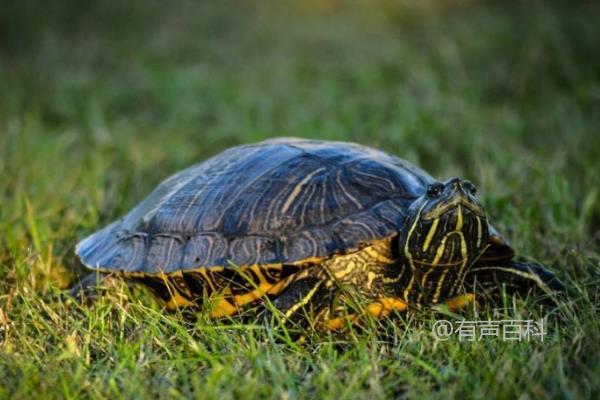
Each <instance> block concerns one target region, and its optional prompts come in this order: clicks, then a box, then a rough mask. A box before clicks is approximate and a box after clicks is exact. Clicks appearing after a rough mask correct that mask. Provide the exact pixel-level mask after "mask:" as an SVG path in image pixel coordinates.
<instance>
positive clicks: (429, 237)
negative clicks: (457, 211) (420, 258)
mask: <svg viewBox="0 0 600 400" xmlns="http://www.w3.org/2000/svg"><path fill="white" fill-rule="evenodd" d="M439 223H440V219H439V218H436V219H434V220H433V224H432V225H431V228H429V232H427V237H426V238H425V243H423V252H426V251H427V249H429V245H430V244H431V241H432V240H433V236H435V231H436V230H437V227H438V224H439Z"/></svg>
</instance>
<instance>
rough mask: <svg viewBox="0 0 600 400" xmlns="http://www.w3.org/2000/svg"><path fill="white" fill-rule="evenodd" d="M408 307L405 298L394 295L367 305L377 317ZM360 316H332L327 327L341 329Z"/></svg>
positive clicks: (369, 311) (370, 312) (370, 311)
mask: <svg viewBox="0 0 600 400" xmlns="http://www.w3.org/2000/svg"><path fill="white" fill-rule="evenodd" d="M407 308H408V305H407V304H406V302H405V301H404V300H401V299H397V298H394V297H382V298H380V299H378V300H377V301H375V302H373V303H370V304H369V305H367V312H368V313H369V314H371V315H372V316H373V317H375V318H383V317H385V316H386V315H388V314H389V313H390V312H392V311H404V310H406V309H407ZM358 317H359V315H357V314H355V313H353V314H350V315H346V316H343V317H336V318H331V319H330V320H329V321H327V329H329V330H338V329H341V328H343V327H344V326H345V325H346V324H348V323H351V322H354V321H355V320H356V319H357V318H358Z"/></svg>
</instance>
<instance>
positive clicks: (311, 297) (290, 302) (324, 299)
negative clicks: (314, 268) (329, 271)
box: [267, 276, 335, 326]
mask: <svg viewBox="0 0 600 400" xmlns="http://www.w3.org/2000/svg"><path fill="white" fill-rule="evenodd" d="M334 289H335V282H334V281H332V280H331V279H328V278H325V277H319V276H306V277H299V278H298V279H296V280H294V281H293V282H292V283H291V284H290V285H289V286H288V287H287V288H286V289H285V290H284V291H283V292H282V293H281V294H279V295H278V296H277V298H276V299H275V300H273V307H274V308H275V309H276V311H277V312H278V313H279V315H280V317H281V319H282V320H283V322H284V323H285V324H290V323H291V324H297V325H300V326H307V325H309V323H310V321H311V320H318V319H320V318H322V317H323V315H324V314H328V311H329V308H330V306H331V301H332V299H333V292H334ZM273 314H274V313H273V312H271V311H269V310H267V319H271V320H272V317H273V316H274V315H273Z"/></svg>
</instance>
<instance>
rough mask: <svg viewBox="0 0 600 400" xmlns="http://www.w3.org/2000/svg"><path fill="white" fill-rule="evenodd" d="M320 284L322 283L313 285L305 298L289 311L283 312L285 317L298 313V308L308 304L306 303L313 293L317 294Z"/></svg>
mask: <svg viewBox="0 0 600 400" xmlns="http://www.w3.org/2000/svg"><path fill="white" fill-rule="evenodd" d="M322 284H323V281H318V282H317V283H316V284H315V286H313V287H312V289H310V290H309V292H308V293H307V294H306V296H304V297H303V298H302V299H301V300H300V301H299V302H298V303H296V304H294V305H293V306H291V307H290V309H289V310H287V311H286V312H285V314H284V315H285V317H286V318H289V317H290V316H291V315H292V314H294V313H295V312H296V311H298V309H299V308H300V307H304V306H305V305H306V304H308V302H309V301H310V300H311V299H312V297H313V296H314V295H315V293H317V290H319V287H321V285H322Z"/></svg>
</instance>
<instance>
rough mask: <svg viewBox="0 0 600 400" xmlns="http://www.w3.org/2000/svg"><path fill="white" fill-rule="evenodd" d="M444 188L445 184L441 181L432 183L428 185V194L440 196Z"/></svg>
mask: <svg viewBox="0 0 600 400" xmlns="http://www.w3.org/2000/svg"><path fill="white" fill-rule="evenodd" d="M442 190H444V185H442V184H441V183H432V184H431V185H429V186H427V196H429V197H438V196H439V195H440V193H442Z"/></svg>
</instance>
